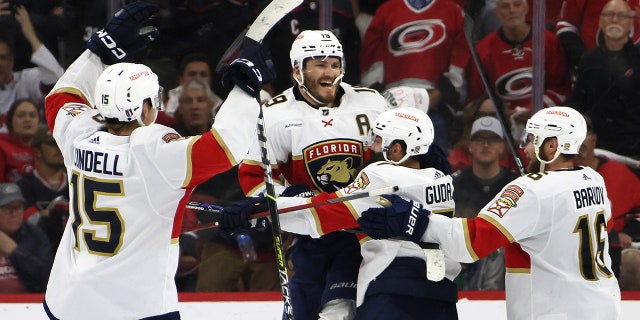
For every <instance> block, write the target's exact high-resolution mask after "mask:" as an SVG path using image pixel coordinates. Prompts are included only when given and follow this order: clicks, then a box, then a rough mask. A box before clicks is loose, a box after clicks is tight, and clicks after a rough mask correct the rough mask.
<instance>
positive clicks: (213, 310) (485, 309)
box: [0, 291, 640, 320]
mask: <svg viewBox="0 0 640 320" xmlns="http://www.w3.org/2000/svg"><path fill="white" fill-rule="evenodd" d="M459 297H460V300H459V301H458V313H459V315H460V320H465V319H474V320H477V319H480V320H482V319H491V320H506V319H507V317H506V312H505V301H504V292H503V291H492V292H489V291H484V292H482V291H461V292H460V293H459ZM42 298H43V295H39V294H28V295H4V294H0V319H13V320H34V319H46V315H45V314H44V311H43V310H42V304H41V301H42ZM281 298H282V296H281V295H280V293H279V292H243V293H238V292H220V293H181V294H180V313H181V314H182V319H183V320H199V319H216V320H255V319H264V320H280V319H282V318H281V312H282V301H281ZM638 314H640V292H623V301H622V318H621V319H622V320H637V319H638Z"/></svg>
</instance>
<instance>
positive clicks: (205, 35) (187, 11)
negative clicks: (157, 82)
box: [147, 0, 256, 97]
mask: <svg viewBox="0 0 640 320" xmlns="http://www.w3.org/2000/svg"><path fill="white" fill-rule="evenodd" d="M159 2H160V8H161V12H160V13H159V14H158V15H156V16H155V17H153V19H154V20H155V21H154V25H156V26H157V28H158V30H160V34H161V35H162V36H161V37H159V38H158V39H157V40H156V42H155V43H154V44H152V45H151V46H150V48H149V50H148V54H147V59H149V60H153V59H156V60H158V59H164V58H168V59H169V60H171V61H173V62H174V63H175V64H178V63H179V61H180V60H181V59H182V57H184V56H186V55H187V54H189V53H191V52H201V53H204V54H205V55H206V56H207V62H208V64H209V65H210V66H211V67H212V68H211V69H212V70H215V69H216V68H215V66H216V65H217V64H218V62H219V61H220V60H221V58H222V57H223V55H224V53H225V51H226V50H227V48H229V46H230V45H231V44H232V43H233V42H234V40H235V39H236V37H237V36H238V35H239V34H241V33H242V31H243V30H245V29H246V28H247V26H249V25H250V24H251V23H252V22H253V20H254V19H255V17H256V12H255V10H254V8H253V7H252V6H250V5H247V4H248V3H249V2H255V1H247V0H224V1H220V0H201V1H172V2H169V1H159ZM160 67H161V68H164V66H162V65H160ZM152 69H153V68H152ZM154 71H155V70H154ZM158 72H159V73H161V71H160V70H158ZM221 74H222V70H220V72H219V73H218V72H216V73H213V74H212V75H211V78H212V79H213V80H212V81H211V82H210V83H209V85H210V86H211V90H212V91H213V92H214V93H216V94H217V95H219V96H221V97H222V96H223V93H224V92H225V90H224V89H223V88H222V86H221V85H220V76H221ZM168 88H170V87H168Z"/></svg>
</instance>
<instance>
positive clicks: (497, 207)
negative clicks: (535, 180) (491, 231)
mask: <svg viewBox="0 0 640 320" xmlns="http://www.w3.org/2000/svg"><path fill="white" fill-rule="evenodd" d="M523 194H524V190H522V188H520V187H519V186H516V185H513V184H512V185H509V186H507V187H506V188H505V189H504V191H503V192H502V194H501V195H500V198H499V199H498V200H496V202H494V203H493V204H492V205H491V206H490V207H489V208H487V211H489V212H491V213H493V214H495V215H497V216H498V217H500V218H502V217H504V216H505V215H506V214H507V212H508V211H509V209H511V208H514V207H517V206H518V200H520V197H522V195H523Z"/></svg>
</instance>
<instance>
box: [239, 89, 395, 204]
mask: <svg viewBox="0 0 640 320" xmlns="http://www.w3.org/2000/svg"><path fill="white" fill-rule="evenodd" d="M339 91H340V92H343V94H342V96H341V97H340V98H339V99H340V105H339V106H338V107H334V108H326V107H321V108H315V107H312V106H310V105H309V104H308V103H307V102H306V101H304V99H303V98H302V97H301V95H300V93H299V91H298V89H297V88H290V89H287V90H286V91H284V92H283V93H282V94H280V95H278V96H275V97H274V98H273V99H271V100H270V101H269V102H267V103H266V105H265V106H264V121H265V133H266V136H267V137H268V142H269V147H270V148H269V157H270V160H271V163H272V166H274V168H273V175H274V179H275V182H276V183H277V184H278V185H277V186H276V188H277V189H278V190H277V191H282V189H283V188H284V187H283V185H284V181H282V180H281V179H280V174H282V176H284V178H285V179H286V181H288V182H289V183H290V184H301V183H302V184H306V185H308V186H310V187H312V189H315V190H320V191H327V192H334V191H336V190H338V189H340V188H342V187H344V186H346V185H347V184H349V183H351V181H353V178H354V177H355V175H356V168H358V167H359V166H360V165H362V163H363V160H364V155H365V147H364V145H363V142H364V141H365V140H366V139H367V138H368V133H369V129H371V128H372V127H373V125H374V124H375V119H376V117H377V116H378V115H379V114H380V113H382V112H383V111H385V110H387V104H386V101H385V100H384V98H383V97H382V96H381V95H380V94H378V93H377V92H376V91H375V90H372V89H369V88H359V87H352V86H350V85H348V84H346V83H342V84H340V89H339ZM294 92H295V93H294ZM239 178H240V184H241V186H242V189H243V190H244V192H245V193H246V194H248V195H254V194H257V193H259V192H261V191H263V190H264V170H263V169H262V162H261V152H260V147H259V145H258V142H257V141H255V143H254V145H253V146H252V148H251V149H250V151H249V154H248V156H247V158H246V159H245V160H243V162H242V165H241V166H240V168H239ZM276 193H277V194H279V193H280V192H276Z"/></svg>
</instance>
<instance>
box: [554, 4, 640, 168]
mask: <svg viewBox="0 0 640 320" xmlns="http://www.w3.org/2000/svg"><path fill="white" fill-rule="evenodd" d="M633 20H634V12H633V11H632V10H631V8H630V7H629V5H628V4H627V2H626V1H623V0H611V1H609V2H608V3H607V4H606V5H605V6H604V8H603V9H602V13H601V14H600V28H601V29H602V30H603V32H602V35H603V40H604V41H602V42H601V43H600V44H599V45H598V46H597V47H596V48H594V49H591V50H590V51H588V52H586V53H585V54H584V56H583V57H582V60H581V63H580V66H579V68H578V74H577V77H576V83H575V86H574V88H573V91H572V93H571V95H570V96H569V98H568V99H567V105H568V106H572V107H574V108H576V109H577V110H578V111H580V112H582V113H584V114H586V115H588V116H590V117H591V119H593V128H594V132H595V133H597V134H598V142H597V144H596V148H600V149H606V150H609V151H612V152H615V153H618V154H620V155H623V156H627V157H633V158H639V157H640V141H639V140H638V139H637V137H638V136H639V135H640V90H638V88H640V49H639V48H638V47H637V46H635V45H634V44H633V42H632V40H631V38H630V35H631V30H632V27H633Z"/></svg>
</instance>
